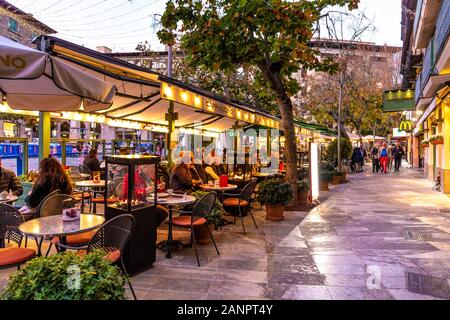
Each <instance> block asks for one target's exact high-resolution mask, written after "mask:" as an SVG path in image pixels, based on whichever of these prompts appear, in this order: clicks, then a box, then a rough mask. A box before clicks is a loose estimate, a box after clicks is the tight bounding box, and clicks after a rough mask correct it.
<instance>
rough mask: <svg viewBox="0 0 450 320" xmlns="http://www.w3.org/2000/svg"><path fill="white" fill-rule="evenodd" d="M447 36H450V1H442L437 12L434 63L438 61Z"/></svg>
mask: <svg viewBox="0 0 450 320" xmlns="http://www.w3.org/2000/svg"><path fill="white" fill-rule="evenodd" d="M449 35H450V0H443V1H442V6H441V11H440V12H439V16H438V19H437V23H436V32H435V50H434V51H435V57H436V59H435V60H436V61H438V59H439V57H440V55H441V53H442V51H443V49H444V45H445V43H446V41H447V39H448V37H449Z"/></svg>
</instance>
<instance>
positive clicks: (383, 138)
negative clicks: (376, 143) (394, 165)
mask: <svg viewBox="0 0 450 320" xmlns="http://www.w3.org/2000/svg"><path fill="white" fill-rule="evenodd" d="M363 139H364V140H370V141H371V140H386V138H385V137H379V136H375V137H374V136H373V135H369V136H364V137H363Z"/></svg>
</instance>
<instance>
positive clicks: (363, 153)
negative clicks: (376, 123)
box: [359, 142, 367, 172]
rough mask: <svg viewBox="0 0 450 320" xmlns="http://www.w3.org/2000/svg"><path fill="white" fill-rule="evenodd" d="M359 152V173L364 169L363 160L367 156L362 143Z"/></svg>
mask: <svg viewBox="0 0 450 320" xmlns="http://www.w3.org/2000/svg"><path fill="white" fill-rule="evenodd" d="M359 151H360V152H361V172H362V171H363V168H364V159H365V158H366V156H367V154H366V149H365V148H364V144H363V143H362V142H361V143H360V147H359Z"/></svg>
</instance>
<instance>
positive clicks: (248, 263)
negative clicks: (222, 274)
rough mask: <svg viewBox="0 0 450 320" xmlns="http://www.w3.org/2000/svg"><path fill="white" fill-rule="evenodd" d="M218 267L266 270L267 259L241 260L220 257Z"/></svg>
mask: <svg viewBox="0 0 450 320" xmlns="http://www.w3.org/2000/svg"><path fill="white" fill-rule="evenodd" d="M217 268H218V269H219V270H220V269H237V270H250V271H267V261H261V260H242V259H221V260H220V261H219V264H218V267H217Z"/></svg>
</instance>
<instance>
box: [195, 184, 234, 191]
mask: <svg viewBox="0 0 450 320" xmlns="http://www.w3.org/2000/svg"><path fill="white" fill-rule="evenodd" d="M200 188H202V189H203V190H206V191H218V192H223V191H230V190H236V189H237V188H238V186H237V185H235V184H229V185H227V186H226V187H220V186H210V185H209V184H202V185H200Z"/></svg>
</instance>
